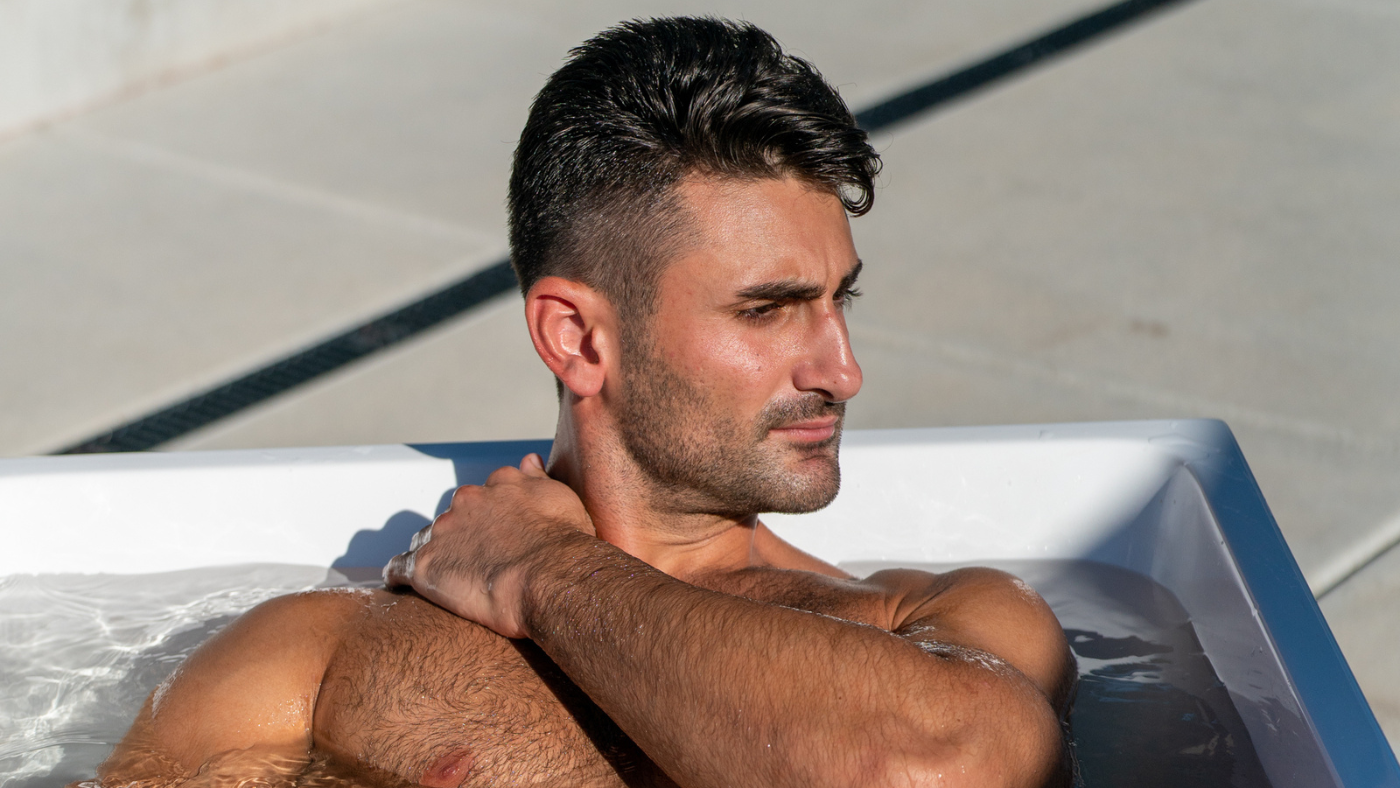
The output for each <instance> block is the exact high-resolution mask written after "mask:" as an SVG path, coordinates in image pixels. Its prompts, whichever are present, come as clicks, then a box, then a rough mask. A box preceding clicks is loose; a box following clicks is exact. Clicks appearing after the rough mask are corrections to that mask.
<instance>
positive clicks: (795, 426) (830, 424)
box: [772, 416, 839, 443]
mask: <svg viewBox="0 0 1400 788" xmlns="http://www.w3.org/2000/svg"><path fill="white" fill-rule="evenodd" d="M838 421H839V419H838V418H837V417H836V416H828V417H826V418H824V419H808V420H807V421H799V422H794V423H792V424H785V425H783V426H781V427H774V428H773V429H772V432H773V433H774V434H777V435H779V436H781V437H784V438H787V439H788V440H790V441H793V442H795V443H816V442H818V441H824V440H826V439H827V438H830V437H831V436H832V435H835V434H836V424H837V422H838Z"/></svg>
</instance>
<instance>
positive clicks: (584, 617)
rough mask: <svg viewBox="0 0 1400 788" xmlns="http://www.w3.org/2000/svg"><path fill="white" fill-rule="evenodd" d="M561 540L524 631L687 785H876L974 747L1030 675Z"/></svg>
mask: <svg viewBox="0 0 1400 788" xmlns="http://www.w3.org/2000/svg"><path fill="white" fill-rule="evenodd" d="M567 548H568V549H567V550H565V551H561V553H562V554H565V555H567V556H569V558H568V560H566V561H563V562H554V563H552V564H551V565H550V566H548V567H541V569H540V571H538V572H537V573H535V574H534V575H533V576H532V581H531V587H530V590H529V592H528V593H527V595H526V599H527V600H528V603H527V606H526V611H525V615H526V622H527V628H528V630H529V634H530V636H531V638H532V639H534V640H535V642H537V643H538V644H539V645H540V646H541V647H542V648H543V649H544V650H545V651H546V652H547V653H549V654H550V656H551V657H552V658H553V659H554V660H555V661H556V662H557V663H558V664H559V665H560V667H561V668H563V670H564V671H565V673H567V674H568V675H569V676H570V678H571V679H573V680H574V681H575V682H576V683H577V684H578V685H579V686H580V687H581V688H582V689H583V690H584V691H585V692H587V693H588V694H589V696H590V697H592V698H593V699H594V701H595V702H597V703H598V704H599V706H601V707H602V708H603V709H604V711H606V712H607V713H608V714H609V715H610V716H611V717H612V718H613V719H614V720H615V721H616V722H617V723H618V724H619V726H621V727H622V729H623V730H624V731H626V732H627V733H628V734H629V735H630V736H632V738H633V739H634V740H635V741H636V742H637V743H638V745H639V746H641V747H642V749H643V750H645V751H646V752H647V753H648V754H649V755H650V756H652V757H653V759H655V760H656V761H657V763H658V764H659V765H660V766H661V767H662V768H663V769H665V770H666V771H667V772H668V773H669V774H671V775H672V776H673V777H674V778H676V779H677V780H678V781H680V782H681V783H682V784H685V785H694V786H709V785H714V786H718V785H736V784H753V785H764V786H776V785H788V784H792V785H802V786H816V785H824V784H833V785H843V786H848V785H857V784H862V783H866V782H870V783H876V784H878V783H881V782H883V781H885V778H886V777H888V776H889V775H890V774H892V773H906V774H908V775H910V776H913V775H916V774H918V773H920V772H921V771H922V770H923V769H925V768H930V769H931V768H934V767H936V766H937V765H939V764H953V763H954V762H955V761H957V760H958V759H959V758H962V757H965V756H967V755H968V752H967V749H968V748H974V749H975V748H976V747H978V746H980V744H979V742H978V741H974V740H972V739H970V738H969V736H968V734H969V732H975V730H976V728H977V724H978V721H977V720H974V719H972V717H977V716H978V715H986V714H988V713H995V712H996V710H997V707H998V706H1002V705H1006V704H1007V703H1008V697H1009V695H1008V693H1009V694H1010V695H1015V693H1016V692H1017V689H1018V688H1017V686H1016V685H1017V682H1021V683H1024V679H1021V678H1020V677H1019V675H1018V674H1016V672H1015V671H1014V670H1012V669H1010V668H1008V667H1006V666H1004V665H998V664H996V663H995V662H994V661H992V662H980V663H979V662H978V661H977V660H966V659H962V658H960V657H959V656H958V655H951V656H947V655H945V656H943V657H940V656H933V655H930V654H929V653H926V652H924V651H923V650H921V649H920V648H919V647H918V646H916V645H914V644H912V643H909V642H906V641H904V640H901V639H899V638H897V637H894V636H892V635H891V634H889V633H888V632H885V631H883V630H880V629H877V628H874V627H869V626H864V625H860V624H853V623H850V622H846V621H841V620H838V619H834V618H829V617H826V616H820V615H816V614H812V613H806V612H802V611H797V610H792V609H789V608H783V607H778V606H774V605H766V604H762V603H758V602H753V601H749V600H746V599H741V598H738V597H733V596H728V595H725V594H720V593H715V592H711V591H706V590H703V589H699V588H696V587H694V586H690V585H687V584H685V583H682V582H679V581H677V580H675V579H673V578H670V577H668V576H666V575H664V574H662V573H660V572H658V571H656V570H655V569H652V568H651V567H649V566H648V565H646V564H645V563H643V562H641V561H639V560H637V559H634V558H632V557H631V556H628V555H627V554H625V553H623V552H622V551H620V550H617V549H616V548H614V547H612V546H611V545H607V544H605V543H602V542H598V541H597V540H593V539H591V538H588V537H582V536H580V538H578V539H570V543H569V544H568V546H567ZM1022 689H1023V688H1022ZM1011 700H1013V701H1014V698H1011ZM1003 711H1004V712H1005V713H1006V714H1008V715H1010V716H1013V717H1014V716H1015V714H1017V713H1019V712H1021V711H1022V710H1021V709H1018V708H1006V709H1004V710H1003ZM1045 713H1046V714H1047V715H1049V711H1048V708H1047V709H1046V710H1045ZM1051 716H1053V715H1051ZM915 784H917V783H915Z"/></svg>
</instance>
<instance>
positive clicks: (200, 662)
mask: <svg viewBox="0 0 1400 788" xmlns="http://www.w3.org/2000/svg"><path fill="white" fill-rule="evenodd" d="M369 600H370V593H369V592H364V591H348V590H325V591H310V592H304V593H300V594H291V595H287V596H282V597H277V598H275V599H271V600H269V601H267V602H264V603H262V604H260V605H258V606H257V607H255V608H253V609H252V610H249V611H248V612H247V613H245V614H243V615H242V616H240V617H239V618H238V619H236V620H235V621H234V622H233V623H231V624H229V626H228V627H226V628H225V629H224V630H222V631H221V632H219V633H218V634H217V635H215V636H214V637H212V638H210V639H209V640H208V641H206V642H205V643H204V644H203V645H201V646H200V647H199V648H198V649H197V650H196V651H195V652H194V653H193V654H191V655H190V657H189V658H188V659H187V660H186V661H185V662H184V663H183V664H182V665H180V667H178V668H177V669H176V670H175V672H174V673H172V674H171V676H170V677H169V678H168V679H166V681H165V682H163V683H162V684H161V685H160V686H159V687H157V688H156V690H155V692H153V693H152V695H151V698H150V701H149V703H148V709H149V715H148V717H149V719H148V727H149V730H148V731H147V733H148V735H149V737H150V738H151V739H152V740H153V742H154V743H156V744H158V745H159V749H161V750H162V751H164V752H165V753H167V754H168V755H169V756H170V757H171V758H172V759H174V760H175V761H177V762H179V763H181V764H182V765H184V766H185V767H186V768H198V767H199V766H200V765H201V764H202V763H204V762H205V761H207V760H208V759H209V758H211V757H213V756H214V755H217V754H219V753H224V752H228V751H231V750H242V749H248V748H250V747H259V746H284V747H291V748H293V749H295V748H298V747H300V746H301V745H305V747H306V748H307V749H309V746H310V735H311V720H312V712H313V710H314V705H315V701H316V696H317V693H318V691H319V688H320V683H321V677H322V675H323V674H324V673H325V670H326V666H327V665H328V663H329V661H330V659H331V657H332V656H333V655H334V653H335V650H336V649H337V648H338V647H339V645H340V643H341V641H342V639H343V637H344V634H345V633H346V631H347V630H348V629H349V627H350V625H351V624H352V623H353V622H354V621H356V620H357V619H358V618H360V616H361V615H362V613H363V611H364V610H365V609H366V607H367V605H368V603H369Z"/></svg>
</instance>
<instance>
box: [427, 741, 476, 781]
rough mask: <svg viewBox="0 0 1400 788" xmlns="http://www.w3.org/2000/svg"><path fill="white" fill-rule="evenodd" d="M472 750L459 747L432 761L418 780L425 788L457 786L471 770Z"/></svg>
mask: <svg viewBox="0 0 1400 788" xmlns="http://www.w3.org/2000/svg"><path fill="white" fill-rule="evenodd" d="M472 762H473V758H472V751H471V750H469V749H467V748H466V747H459V748H457V749H455V750H452V751H451V752H449V753H447V754H446V755H443V756H442V757H441V758H438V759H437V760H436V761H433V765H432V766H429V767H428V768H427V769H426V770H424V771H423V777H422V779H420V780H419V781H418V782H419V784H421V785H424V786H426V788H457V787H458V786H460V785H461V784H462V781H463V780H465V779H466V778H467V772H470V771H471V770H472Z"/></svg>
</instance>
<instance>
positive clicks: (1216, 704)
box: [842, 561, 1269, 788]
mask: <svg viewBox="0 0 1400 788" xmlns="http://www.w3.org/2000/svg"><path fill="white" fill-rule="evenodd" d="M891 566H894V565H893V564H876V563H862V564H842V568H844V569H846V570H847V571H849V572H851V573H853V574H857V575H862V576H863V575H866V574H869V573H870V572H873V571H875V570H877V569H885V568H889V567H891ZM901 566H909V567H912V568H922V569H928V570H930V571H934V572H941V571H947V570H948V569H951V568H953V567H951V566H947V565H933V564H929V565H919V564H901ZM995 566H996V567H998V568H1000V569H1005V570H1006V571H1008V572H1011V573H1012V574H1014V575H1016V576H1017V577H1020V578H1022V579H1023V580H1025V581H1026V582H1027V583H1029V584H1030V585H1031V586H1032V587H1034V588H1035V590H1036V591H1038V592H1040V595H1041V596H1042V597H1044V598H1045V601H1046V602H1048V603H1049V604H1050V607H1051V608H1053V609H1054V611H1055V615H1056V617H1058V618H1059V620H1060V626H1062V627H1064V630H1065V635H1066V636H1067V638H1068V639H1069V642H1070V648H1071V649H1072V650H1073V651H1074V656H1075V659H1076V660H1077V661H1078V663H1079V687H1078V689H1077V691H1076V694H1075V698H1074V706H1073V710H1072V711H1071V713H1070V726H1071V732H1072V735H1073V742H1074V749H1075V754H1076V757H1077V760H1078V764H1079V771H1080V777H1081V780H1082V784H1083V785H1084V786H1086V787H1087V788H1114V787H1115V786H1133V787H1134V788H1179V787H1180V786H1211V788H1217V787H1219V788H1223V787H1224V786H1229V787H1230V788H1266V787H1267V786H1268V785H1269V781H1268V778H1267V777H1265V775H1264V769H1263V767H1262V766H1261V764H1260V763H1259V758H1258V756H1257V755H1256V754H1255V751H1254V746H1253V744H1252V743H1251V742H1250V739H1249V732H1248V731H1247V729H1246V728H1245V726H1244V722H1243V721H1242V720H1241V719H1240V716H1239V713H1238V712H1237V711H1236V710H1235V704H1234V702H1233V701H1232V700H1231V699H1230V694H1229V691H1228V690H1227V689H1226V688H1225V685H1223V684H1222V683H1221V682H1220V679H1219V678H1218V677H1216V675H1215V669H1214V668H1212V667H1211V664H1210V659H1209V658H1208V657H1207V656H1206V654H1205V652H1204V651H1203V650H1202V648H1201V644H1200V642H1199V641H1198V640H1197V639H1196V633H1195V630H1194V629H1193V628H1192V626H1191V620H1190V618H1189V617H1188V616H1187V615H1186V611H1185V610H1183V609H1182V607H1181V603H1179V602H1178V601H1177V599H1176V596H1175V595H1173V594H1172V593H1171V592H1170V591H1168V590H1167V589H1166V588H1164V587H1163V586H1161V585H1159V584H1157V583H1156V582H1154V581H1153V580H1151V579H1150V578H1148V577H1145V576H1143V575H1140V574H1138V573H1136V572H1131V571H1128V570H1126V569H1120V568H1118V567H1114V566H1108V565H1106V564H1100V563H1096V562H1091V561H1007V562H1001V563H997V564H995Z"/></svg>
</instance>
